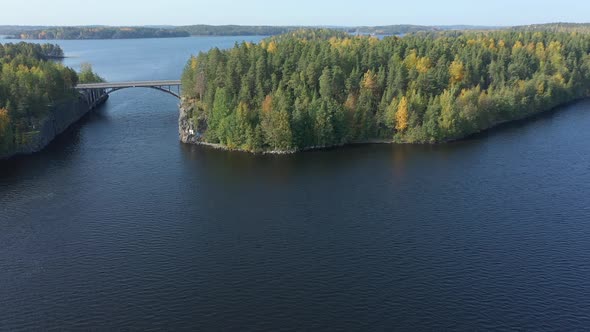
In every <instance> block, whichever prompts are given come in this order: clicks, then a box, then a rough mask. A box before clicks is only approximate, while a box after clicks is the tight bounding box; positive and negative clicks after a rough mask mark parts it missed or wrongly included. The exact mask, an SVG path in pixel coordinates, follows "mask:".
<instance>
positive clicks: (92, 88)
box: [76, 80, 181, 105]
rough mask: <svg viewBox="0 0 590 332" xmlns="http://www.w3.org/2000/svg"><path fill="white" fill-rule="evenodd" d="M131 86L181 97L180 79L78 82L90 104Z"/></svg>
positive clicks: (78, 87) (77, 88)
mask: <svg viewBox="0 0 590 332" xmlns="http://www.w3.org/2000/svg"><path fill="white" fill-rule="evenodd" d="M130 88H149V89H154V90H158V91H162V92H164V93H167V94H169V95H172V96H174V97H176V98H178V99H180V88H181V82H180V81H178V80H177V81H131V82H103V83H89V84H78V85H77V86H76V90H78V91H80V92H82V93H83V95H84V96H85V97H86V99H87V101H88V104H90V105H95V104H96V103H97V102H99V101H100V100H101V99H104V98H105V96H106V95H109V94H111V93H113V92H115V91H119V90H122V89H130Z"/></svg>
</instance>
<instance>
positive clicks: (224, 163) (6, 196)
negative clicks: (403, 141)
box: [0, 37, 590, 331]
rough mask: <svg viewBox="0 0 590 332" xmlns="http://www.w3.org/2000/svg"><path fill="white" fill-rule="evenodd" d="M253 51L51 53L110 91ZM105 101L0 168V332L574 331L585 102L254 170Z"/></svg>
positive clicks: (223, 41) (160, 47)
mask: <svg viewBox="0 0 590 332" xmlns="http://www.w3.org/2000/svg"><path fill="white" fill-rule="evenodd" d="M243 39H246V40H249V41H257V40H260V37H246V38H244V37H195V38H174V39H139V40H104V41H58V42H57V43H59V44H60V45H61V46H62V47H63V49H64V51H65V53H66V55H67V56H69V57H68V58H67V59H66V60H65V63H66V64H67V65H69V66H72V67H74V68H79V67H80V64H81V63H83V62H90V63H92V64H93V66H94V69H95V70H96V71H97V72H98V73H99V74H101V75H102V76H104V77H105V78H106V79H107V80H110V81H124V80H148V79H178V78H179V77H180V74H181V72H182V69H183V67H184V65H185V63H186V61H187V59H188V57H189V56H190V54H196V53H198V52H199V51H206V50H208V49H210V48H211V47H220V48H227V47H231V46H233V44H234V43H235V42H236V41H240V40H243ZM177 121H178V100H177V99H175V98H174V97H172V96H170V95H167V94H164V93H161V92H158V91H155V90H150V89H127V90H122V91H118V92H116V93H114V94H113V95H112V96H111V98H110V99H109V101H108V102H107V103H106V105H105V106H104V107H102V108H100V109H99V110H97V111H95V112H93V113H91V114H89V115H88V116H87V117H85V118H84V120H83V121H81V122H80V123H79V124H77V125H76V126H74V127H73V128H72V129H70V130H68V131H67V132H66V133H65V134H63V135H61V136H60V137H58V138H57V139H56V141H55V142H53V143H52V144H51V145H50V146H49V147H48V148H47V149H46V150H44V151H43V152H41V153H38V154H35V155H33V156H26V157H19V158H16V159H13V160H9V161H4V162H0V312H1V313H2V314H0V330H13V331H14V330H52V329H56V330H57V329H59V330H96V329H100V330H172V331H175V330H224V331H246V330H269V331H283V330H284V331H289V330H338V331H342V330H346V331H354V330H357V331H361V330H362V331H366V330H372V331H374V330H392V329H398V330H446V329H453V330H481V329H506V330H508V329H510V330H513V329H523V330H535V331H541V330H584V329H587V328H588V326H590V278H589V276H590V241H589V239H590V144H589V142H590V130H588V128H590V101H582V102H578V103H575V104H572V105H569V106H566V107H563V108H562V109H561V110H559V111H557V112H553V113H551V114H547V115H543V116H540V117H538V118H536V119H534V120H531V121H527V122H520V123H516V124H511V125H508V126H504V127H502V128H500V129H497V130H493V131H490V132H487V133H484V134H481V135H478V136H475V137H472V138H469V139H467V140H464V141H460V142H455V143H451V144H444V145H436V146H421V145H359V146H351V147H346V148H340V149H332V150H327V151H313V152H305V153H299V154H295V155H289V156H259V155H250V154H245V153H235V152H226V151H217V150H212V149H209V148H205V147H199V146H188V145H183V144H181V143H180V142H179V141H178V122H177Z"/></svg>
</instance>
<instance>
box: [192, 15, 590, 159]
mask: <svg viewBox="0 0 590 332" xmlns="http://www.w3.org/2000/svg"><path fill="white" fill-rule="evenodd" d="M563 29H564V28H563V27H554V28H552V29H547V30H542V29H540V28H538V27H537V28H535V29H531V30H528V29H510V30H501V31H452V32H426V33H414V34H410V35H407V36H405V37H403V38H398V37H387V38H384V39H382V40H380V39H377V38H374V37H370V36H350V35H348V34H346V33H343V32H341V31H335V30H328V29H323V30H317V29H316V30H298V31H295V32H290V33H287V34H284V35H280V36H276V37H271V38H267V39H266V40H264V41H262V42H261V43H259V44H250V43H242V44H237V45H236V46H235V47H234V48H232V49H229V50H219V49H212V50H211V51H209V52H206V53H201V54H199V55H198V56H194V57H192V58H191V59H190V60H189V62H188V63H187V66H186V68H185V71H184V74H183V78H182V80H183V87H184V89H183V101H182V111H181V121H183V122H184V124H185V125H184V128H181V131H182V130H185V132H184V133H182V132H181V140H182V141H183V142H188V143H197V144H205V145H210V146H214V147H217V148H226V149H228V150H241V151H247V152H255V153H290V152H297V151H304V150H308V149H311V148H314V149H315V148H329V147H335V146H342V145H348V144H353V143H354V144H358V143H359V142H366V143H371V142H376V141H378V142H388V143H389V142H390V143H422V144H434V143H444V142H449V141H454V140H458V139H462V138H465V137H469V136H471V135H474V134H476V133H479V132H482V131H485V130H488V129H490V128H493V127H497V126H499V125H501V124H503V123H507V122H511V121H515V120H520V119H523V118H527V117H530V116H533V115H537V114H540V113H543V112H545V111H549V110H552V109H554V108H556V107H558V106H560V105H564V104H567V103H569V102H572V101H574V100H578V99H583V98H585V97H588V96H590V89H589V87H590V55H589V51H590V34H589V33H587V32H588V31H589V29H588V28H587V27H586V30H584V29H582V27H580V26H575V27H574V29H573V30H571V31H569V30H567V29H566V30H563ZM183 117H184V118H183Z"/></svg>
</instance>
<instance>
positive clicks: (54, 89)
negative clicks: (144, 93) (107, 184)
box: [0, 42, 102, 159]
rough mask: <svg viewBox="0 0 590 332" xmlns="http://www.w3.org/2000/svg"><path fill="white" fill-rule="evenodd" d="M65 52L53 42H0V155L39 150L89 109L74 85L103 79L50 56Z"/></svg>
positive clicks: (86, 66)
mask: <svg viewBox="0 0 590 332" xmlns="http://www.w3.org/2000/svg"><path fill="white" fill-rule="evenodd" d="M63 56H64V53H63V50H62V49H61V48H60V47H59V46H57V45H52V44H44V45H40V44H33V43H24V42H21V43H18V44H10V43H9V44H0V159H5V158H8V157H11V156H13V155H16V154H28V153H33V152H37V151H40V150H41V149H43V148H44V147H45V146H46V145H47V144H48V143H49V142H50V141H51V140H53V138H54V137H55V136H56V135H58V134H60V133H61V132H63V131H64V130H65V129H66V128H67V127H69V126H70V125H71V124H72V123H74V122H76V121H77V120H78V119H80V117H82V116H83V115H84V114H86V113H87V112H88V111H89V108H90V105H87V104H86V103H85V101H84V98H82V96H81V95H80V93H79V92H77V91H75V90H74V87H75V86H76V84H78V83H79V82H80V83H82V82H84V83H91V82H100V81H102V78H101V77H100V76H98V75H96V74H95V73H94V72H93V71H92V67H91V66H90V65H87V64H85V65H83V66H82V70H81V72H80V73H76V72H75V71H74V70H73V69H71V68H69V67H66V66H64V65H62V64H61V63H60V62H57V61H52V60H53V59H56V58H62V57H63Z"/></svg>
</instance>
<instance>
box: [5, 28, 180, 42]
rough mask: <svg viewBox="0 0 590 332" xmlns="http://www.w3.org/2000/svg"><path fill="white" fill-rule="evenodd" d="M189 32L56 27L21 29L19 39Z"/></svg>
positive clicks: (154, 34)
mask: <svg viewBox="0 0 590 332" xmlns="http://www.w3.org/2000/svg"><path fill="white" fill-rule="evenodd" d="M188 36H189V33H188V32H186V31H182V30H177V29H161V28H147V27H55V28H46V29H41V30H32V31H21V32H19V33H16V34H15V35H14V38H19V39H42V40H43V39H132V38H170V37H188Z"/></svg>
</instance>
